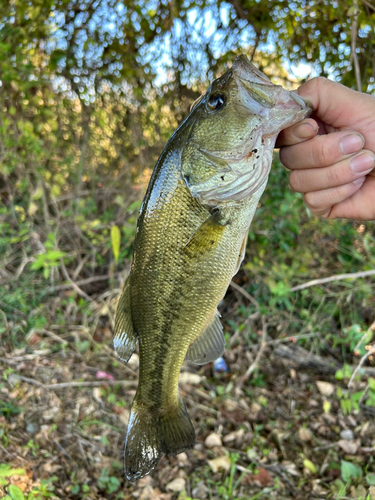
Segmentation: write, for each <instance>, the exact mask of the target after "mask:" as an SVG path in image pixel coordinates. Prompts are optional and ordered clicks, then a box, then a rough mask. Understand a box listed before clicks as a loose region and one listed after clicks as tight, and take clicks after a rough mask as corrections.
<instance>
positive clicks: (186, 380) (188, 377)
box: [179, 372, 202, 385]
mask: <svg viewBox="0 0 375 500" xmlns="http://www.w3.org/2000/svg"><path fill="white" fill-rule="evenodd" d="M201 381H202V377H201V376H200V375H198V373H189V372H182V373H180V378H179V382H180V384H190V385H199V384H200V383H201Z"/></svg>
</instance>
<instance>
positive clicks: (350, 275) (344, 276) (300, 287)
mask: <svg viewBox="0 0 375 500" xmlns="http://www.w3.org/2000/svg"><path fill="white" fill-rule="evenodd" d="M374 275H375V269H371V270H370V271H361V272H359V273H346V274H334V275H333V276H329V277H328V278H322V279H316V280H311V281H308V282H307V283H304V284H302V285H298V286H294V287H293V288H291V289H290V291H291V292H297V291H298V290H304V289H305V288H309V287H310V286H315V285H323V284H324V283H330V282H331V281H340V280H346V279H358V278H366V276H374Z"/></svg>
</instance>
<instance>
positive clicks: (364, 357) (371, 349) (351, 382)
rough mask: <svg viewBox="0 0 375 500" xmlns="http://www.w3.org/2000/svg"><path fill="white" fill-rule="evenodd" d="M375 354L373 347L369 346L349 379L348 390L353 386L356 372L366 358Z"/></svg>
mask: <svg viewBox="0 0 375 500" xmlns="http://www.w3.org/2000/svg"><path fill="white" fill-rule="evenodd" d="M374 353H375V345H373V346H371V348H370V350H369V351H368V352H367V353H366V354H365V355H364V356H363V357H362V359H361V361H360V362H359V364H358V366H357V368H356V369H355V370H354V372H353V374H352V376H351V377H350V380H349V383H348V387H349V388H350V387H351V386H352V385H353V382H354V378H355V376H356V375H357V373H358V371H359V370H360V369H361V368H362V366H363V364H364V362H365V361H366V359H367V358H369V357H370V356H371V355H372V354H374Z"/></svg>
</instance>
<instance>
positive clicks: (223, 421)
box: [0, 286, 375, 500]
mask: <svg viewBox="0 0 375 500" xmlns="http://www.w3.org/2000/svg"><path fill="white" fill-rule="evenodd" d="M237 288H238V286H237ZM64 293H65V294H69V293H72V291H71V290H66V291H65V292H64ZM246 300H247V299H246V297H245V296H243V295H241V294H239V293H238V290H236V288H231V289H230V290H229V293H228V296H227V298H226V301H225V303H224V305H223V307H222V313H223V318H224V320H225V315H226V314H227V313H228V314H229V312H230V309H231V308H232V309H234V308H236V309H238V307H239V306H240V305H241V304H242V303H245V302H246ZM114 305H115V294H107V296H106V297H105V298H104V299H103V300H99V301H98V300H97V301H93V302H92V304H91V310H92V313H93V314H92V318H93V319H92V322H91V324H90V323H89V325H88V326H82V321H80V319H81V320H82V318H76V319H75V321H74V320H73V319H72V318H69V321H70V323H69V325H65V327H64V328H63V327H62V326H61V325H53V324H51V325H49V326H48V329H47V328H46V329H44V328H41V329H39V330H38V329H34V330H33V331H31V333H30V334H29V335H28V337H27V342H26V343H25V345H24V346H23V347H21V348H17V349H15V348H14V347H11V346H10V344H7V343H6V342H5V343H4V344H3V345H2V346H1V347H0V366H1V370H2V380H1V381H0V464H1V465H0V497H1V495H2V494H3V495H5V494H6V493H7V494H8V495H9V496H10V498H12V499H17V500H18V499H22V498H28V499H31V498H40V499H44V498H59V499H72V500H76V499H81V498H82V499H83V498H86V499H90V500H99V499H109V500H112V499H113V500H115V499H121V498H123V499H132V498H137V499H140V500H146V499H150V500H152V499H162V500H173V499H179V500H183V499H190V498H191V499H199V500H201V499H202V500H203V499H206V498H207V499H212V500H216V499H218V500H219V499H220V500H227V499H228V500H229V499H249V500H250V499H254V500H255V499H272V498H274V499H278V500H284V499H301V500H302V499H304V500H305V499H323V498H332V499H339V498H340V499H345V498H355V499H360V498H362V499H374V498H375V492H374V491H371V489H375V486H373V485H375V463H374V456H375V420H374V416H375V408H374V406H375V405H372V403H371V401H370V404H369V399H368V397H369V395H370V396H372V392H371V391H372V386H371V385H370V386H369V385H368V380H369V377H368V374H369V373H370V375H373V373H372V372H371V367H368V368H367V370H370V372H366V373H365V372H361V373H359V376H358V377H356V380H355V381H354V385H353V388H352V389H351V390H350V391H348V381H349V377H350V375H351V374H352V373H353V369H352V368H351V367H350V366H349V365H345V366H343V363H342V362H341V359H340V349H336V350H333V349H331V352H325V353H323V354H324V355H322V356H318V357H317V356H315V358H314V356H312V357H310V358H309V352H308V351H306V350H305V349H303V348H302V347H300V346H298V342H296V339H295V338H294V337H283V338H278V339H277V340H276V341H273V340H270V339H269V338H267V344H266V345H264V346H263V349H262V352H261V357H260V358H259V364H258V368H256V369H255V370H254V371H252V373H251V374H249V376H248V378H247V379H246V377H244V375H245V374H246V371H247V370H248V368H249V366H251V364H252V362H253V361H254V360H255V358H256V356H257V354H259V349H260V347H261V338H262V322H261V320H260V318H259V314H257V313H255V314H253V316H252V318H250V320H249V321H248V323H247V325H246V326H247V327H249V326H250V327H252V328H253V330H254V331H256V332H257V335H258V337H259V341H258V342H257V343H256V342H255V343H253V344H252V345H250V346H249V344H248V342H247V341H246V340H245V335H243V331H242V332H240V331H237V332H236V333H235V334H234V335H231V336H229V335H227V336H226V338H227V349H226V352H225V355H224V359H225V361H226V364H227V366H228V371H222V372H218V371H216V370H215V369H214V366H213V364H212V363H211V364H208V365H204V366H202V367H198V366H196V365H193V364H190V363H189V364H185V365H184V366H183V371H182V374H181V380H180V393H181V396H182V398H183V399H184V401H185V403H186V406H187V410H188V413H189V415H190V417H191V419H192V421H193V424H194V427H195V429H196V434H197V444H196V446H195V448H194V449H193V450H188V451H187V452H186V453H182V454H180V455H178V456H177V457H168V458H167V457H163V458H162V459H161V461H160V463H159V464H158V466H157V467H156V469H155V470H154V471H153V472H152V473H151V474H150V475H149V476H146V477H145V478H143V479H141V480H139V481H138V482H135V483H133V484H132V483H129V482H127V481H126V480H125V478H124V473H123V449H124V441H125V434H126V425H127V422H128V417H129V409H130V405H131V402H132V399H133V397H134V394H135V391H136V387H137V372H138V356H137V354H134V355H133V357H132V359H131V360H130V362H129V364H128V365H126V364H124V363H122V362H119V360H118V359H117V358H116V355H115V353H114V351H113V348H112V329H111V324H112V322H113V310H114ZM309 359H310V361H311V360H312V361H311V362H310V361H308V360H309ZM361 375H362V376H361ZM366 375H367V376H366ZM370 379H371V377H370ZM371 380H372V379H371ZM365 388H367V391H366V394H364V389H365ZM374 389H375V388H374ZM366 398H367V399H366ZM364 403H366V404H364ZM11 485H13V486H11ZM15 486H16V487H17V488H15ZM17 495H18V496H17ZM22 495H23V496H22ZM7 498H8V497H7Z"/></svg>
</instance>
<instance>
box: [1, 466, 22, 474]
mask: <svg viewBox="0 0 375 500" xmlns="http://www.w3.org/2000/svg"><path fill="white" fill-rule="evenodd" d="M24 475H25V469H12V468H11V466H10V465H7V464H0V477H11V476H24Z"/></svg>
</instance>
